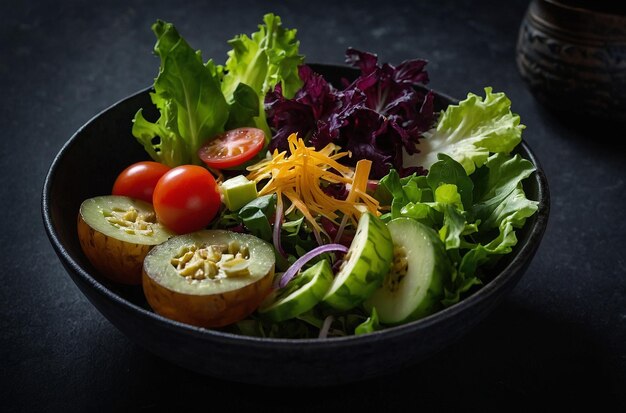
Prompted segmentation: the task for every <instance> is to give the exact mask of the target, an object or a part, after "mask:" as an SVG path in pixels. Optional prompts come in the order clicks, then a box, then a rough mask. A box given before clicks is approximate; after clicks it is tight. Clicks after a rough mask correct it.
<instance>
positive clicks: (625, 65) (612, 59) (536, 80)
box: [517, 0, 626, 122]
mask: <svg viewBox="0 0 626 413" xmlns="http://www.w3.org/2000/svg"><path fill="white" fill-rule="evenodd" d="M517 66H518V68H519V71H520V73H521V75H522V77H523V78H524V79H525V80H526V81H527V83H528V84H529V86H530V88H531V90H532V91H533V93H534V94H535V96H536V97H537V99H538V100H539V101H541V102H542V103H544V104H545V105H546V106H547V107H548V108H550V109H551V110H553V111H557V112H561V113H565V114H568V115H570V116H572V117H576V118H577V119H580V120H583V121H590V122H596V121H598V120H609V121H617V122H626V6H624V3H621V2H609V1H582V0H578V1H572V0H569V1H567V0H532V1H531V3H530V5H529V7H528V10H527V12H526V15H525V16H524V19H523V21H522V24H521V27H520V31H519V37H518V43H517Z"/></svg>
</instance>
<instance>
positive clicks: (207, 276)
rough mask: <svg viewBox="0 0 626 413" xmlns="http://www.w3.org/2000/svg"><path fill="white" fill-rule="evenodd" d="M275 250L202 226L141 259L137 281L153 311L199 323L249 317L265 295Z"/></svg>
mask: <svg viewBox="0 0 626 413" xmlns="http://www.w3.org/2000/svg"><path fill="white" fill-rule="evenodd" d="M274 264H275V261H274V249H273V248H272V246H271V245H270V244H268V243H267V242H265V241H263V240H261V239H259V238H257V237H255V236H252V235H249V234H240V233H235V232H231V231H224V230H203V231H198V232H194V233H190V234H185V235H179V236H176V237H173V238H170V239H169V240H168V241H166V242H164V243H163V244H160V245H157V246H156V247H154V248H153V249H152V250H151V251H150V252H149V253H148V255H146V258H145V260H144V264H143V278H142V285H143V291H144V295H145V296H146V300H147V301H148V304H150V307H152V309H153V310H154V311H155V312H156V313H158V314H160V315H162V316H164V317H167V318H170V319H172V320H176V321H180V322H183V323H187V324H191V325H195V326H199V327H207V328H213V327H223V326H226V325H228V324H232V323H234V322H237V321H239V320H242V319H243V318H245V317H247V316H248V315H250V314H251V313H252V312H254V310H256V309H257V307H258V306H259V304H260V303H261V302H262V301H263V300H264V299H265V297H266V296H267V295H268V294H269V292H270V289H271V287H272V279H273V278H274Z"/></svg>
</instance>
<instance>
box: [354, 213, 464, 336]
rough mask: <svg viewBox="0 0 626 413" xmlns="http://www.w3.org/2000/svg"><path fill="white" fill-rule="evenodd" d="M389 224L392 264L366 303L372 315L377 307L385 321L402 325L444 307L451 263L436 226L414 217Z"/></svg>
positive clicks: (395, 220)
mask: <svg viewBox="0 0 626 413" xmlns="http://www.w3.org/2000/svg"><path fill="white" fill-rule="evenodd" d="M387 227H388V228H389V232H390V233H391V239H392V240H393V245H394V259H393V264H392V266H391V270H390V272H389V274H387V276H386V277H385V281H384V282H383V285H382V286H381V287H380V288H379V289H378V290H376V291H375V292H374V293H373V294H372V296H371V297H369V298H368V299H367V300H366V301H365V302H364V306H365V308H366V310H367V311H368V312H369V313H370V314H371V312H372V309H373V308H376V311H377V313H378V319H379V320H380V322H381V323H383V324H402V323H406V322H409V321H413V320H417V319H419V318H422V317H425V316H427V315H429V314H432V313H433V312H435V311H437V310H438V309H439V308H440V307H441V300H442V299H443V297H444V282H445V281H446V280H447V279H448V278H449V277H450V274H451V272H452V266H451V263H450V260H449V259H448V256H447V255H446V250H445V247H444V245H443V242H442V241H441V239H440V238H439V236H438V235H437V233H436V232H435V231H434V230H433V229H431V228H429V227H427V226H425V225H423V224H421V223H419V222H417V221H416V220H414V219H411V218H396V219H394V220H392V221H390V222H389V223H388V224H387Z"/></svg>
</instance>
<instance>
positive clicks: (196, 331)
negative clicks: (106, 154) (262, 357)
mask: <svg viewBox="0 0 626 413" xmlns="http://www.w3.org/2000/svg"><path fill="white" fill-rule="evenodd" d="M310 66H315V67H318V68H319V67H324V68H328V69H336V70H344V71H345V70H346V69H353V68H351V67H349V66H342V65H331V64H310ZM151 89H152V87H147V88H144V89H142V90H139V91H137V92H135V93H132V94H131V95H128V96H126V97H124V98H121V99H119V100H118V101H117V102H115V103H113V104H112V105H110V106H108V107H107V108H105V109H103V110H101V111H100V112H99V113H97V114H96V115H94V116H93V117H92V118H91V119H89V120H88V121H87V122H86V123H85V124H83V125H82V126H81V127H80V128H79V129H78V130H77V131H76V132H74V134H73V135H72V136H71V137H70V138H69V139H68V140H67V141H66V142H65V143H64V144H63V146H62V147H61V149H60V150H59V152H58V153H57V154H56V155H55V157H54V159H53V160H52V163H51V165H50V167H49V169H48V172H47V174H46V177H45V180H44V184H43V190H42V198H41V214H42V218H43V222H44V228H45V230H46V233H47V236H48V238H49V240H50V242H51V244H52V246H53V248H54V250H55V252H56V254H57V256H58V257H59V258H60V260H61V261H62V264H64V266H66V267H68V266H69V267H71V269H72V270H73V271H74V272H75V274H77V275H78V276H79V277H80V278H81V280H82V281H83V282H85V283H86V284H87V285H88V286H90V287H91V288H93V290H94V291H96V292H97V293H98V294H100V295H101V296H103V297H104V298H106V299H107V300H109V301H111V302H113V303H115V304H116V305H120V306H122V307H123V308H124V309H125V310H128V311H131V312H134V313H135V314H136V315H138V316H140V317H141V318H142V319H144V320H145V321H146V322H148V321H151V322H158V323H159V324H161V325H162V326H163V327H165V328H167V329H169V330H175V331H176V332H178V333H184V334H186V335H189V334H190V335H192V336H195V337H198V338H201V339H210V340H219V341H221V342H223V343H225V344H245V345H253V346H256V347H258V348H260V349H262V348H265V347H266V346H271V347H274V348H275V347H276V346H279V347H284V348H291V347H294V346H306V347H307V348H310V347H311V346H314V347H317V346H323V347H324V348H329V347H331V348H332V347H343V346H352V345H354V344H357V343H362V342H369V341H370V340H379V339H381V338H382V337H383V336H384V337H385V339H393V338H395V337H398V336H403V335H405V334H407V333H410V332H417V331H420V330H423V329H426V328H429V327H430V326H433V325H436V324H439V323H442V322H445V321H446V320H449V319H451V318H454V317H456V316H457V315H458V314H460V313H462V312H463V311H465V310H466V309H467V308H469V307H472V306H474V305H476V304H478V303H480V302H482V301H484V300H487V299H489V297H491V296H492V295H494V294H496V293H497V291H498V290H499V289H500V288H504V287H505V286H506V284H507V282H508V281H509V278H510V277H512V276H513V275H514V274H515V273H514V269H515V268H517V267H520V266H523V262H524V257H526V256H527V255H528V254H530V255H531V256H532V254H533V252H534V251H535V250H536V249H537V248H538V247H539V244H540V241H541V239H542V237H543V233H544V232H545V229H546V226H547V221H548V216H549V210H550V194H549V188H548V182H547V178H546V176H545V173H544V172H543V168H542V167H541V164H540V163H539V160H538V159H537V157H536V155H535V154H534V152H533V151H532V150H531V148H530V147H529V146H528V145H527V144H526V142H525V141H524V140H523V139H522V141H521V142H520V144H519V146H521V148H522V149H523V150H524V151H525V152H526V154H527V156H525V158H526V159H528V160H529V161H530V162H532V163H533V165H534V166H535V168H536V170H535V172H534V173H533V174H532V175H531V177H533V176H536V178H535V179H536V182H537V192H538V209H537V211H536V213H535V216H534V217H533V218H534V220H535V222H534V225H533V226H532V227H531V228H530V231H529V234H528V238H527V240H526V242H525V243H524V244H523V245H519V244H518V247H519V249H518V250H517V251H516V254H515V256H513V257H512V259H511V261H510V262H509V263H508V264H507V265H506V266H504V267H503V268H502V269H501V271H500V272H499V274H498V275H496V276H495V277H494V278H492V279H491V280H490V281H489V282H487V283H486V284H485V285H483V286H482V287H481V288H480V289H478V290H477V291H475V292H474V293H473V294H471V295H470V296H468V297H465V298H464V299H462V300H460V301H459V302H458V303H456V304H454V305H452V306H450V307H447V308H445V309H443V310H440V311H437V312H436V313H434V314H431V315H429V316H426V317H424V318H421V319H419V320H416V321H412V322H409V323H405V324H401V325H397V326H392V327H387V328H385V329H383V330H379V331H374V332H372V333H369V334H364V335H347V336H341V337H326V338H273V337H255V336H246V335H240V334H235V333H229V332H226V331H220V330H212V329H206V328H202V327H196V326H193V325H189V324H185V323H182V322H178V321H175V320H171V319H169V318H166V317H164V316H161V315H159V314H157V313H155V312H153V311H150V310H148V309H145V308H143V307H141V306H139V305H137V304H134V303H133V302H131V301H129V300H127V299H126V298H124V297H122V296H120V295H118V294H116V293H115V292H113V291H112V290H110V289H108V288H107V287H106V286H105V285H104V284H102V283H101V282H100V281H98V279H97V278H96V277H94V276H92V275H91V274H90V273H89V272H88V271H86V270H84V269H83V268H82V267H81V266H80V265H79V264H78V262H77V261H76V260H74V259H73V258H72V256H71V255H70V254H69V253H68V251H67V250H66V249H65V247H64V246H63V244H62V243H61V241H60V238H59V235H58V232H57V230H56V228H55V225H54V222H53V220H52V216H51V213H50V209H51V198H50V193H51V189H52V182H53V181H54V177H55V175H56V172H57V169H58V168H59V165H60V164H61V162H62V161H63V159H64V157H65V155H66V153H67V152H68V151H69V149H70V148H71V147H72V146H73V145H74V144H75V143H76V141H77V140H78V138H79V136H80V134H81V133H82V132H83V131H84V130H85V129H86V128H87V127H88V126H89V125H91V124H92V123H93V122H95V121H96V120H97V119H98V118H99V117H100V116H102V115H103V114H104V113H106V112H108V111H110V110H113V109H115V108H116V107H117V106H118V105H120V104H122V103H124V102H126V101H128V100H131V99H134V98H137V97H138V96H139V95H141V94H145V93H147V92H149V91H150V90H151ZM428 90H432V89H428ZM432 91H433V93H435V94H436V95H438V96H440V97H442V98H443V99H445V100H448V101H451V102H458V100H457V99H454V98H451V97H449V96H447V95H446V94H444V93H440V92H438V91H436V90H432ZM71 278H72V280H73V281H74V282H75V283H76V280H74V277H71ZM85 295H86V294H85ZM87 298H88V299H89V300H90V301H91V302H92V303H93V301H92V299H91V297H89V296H87ZM109 321H111V320H109ZM111 322H112V321H111ZM112 324H114V325H115V323H113V322H112Z"/></svg>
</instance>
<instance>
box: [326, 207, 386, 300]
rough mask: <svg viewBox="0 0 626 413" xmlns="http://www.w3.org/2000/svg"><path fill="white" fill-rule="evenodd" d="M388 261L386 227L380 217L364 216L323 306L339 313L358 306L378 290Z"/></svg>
mask: <svg viewBox="0 0 626 413" xmlns="http://www.w3.org/2000/svg"><path fill="white" fill-rule="evenodd" d="M392 258H393V244H392V242H391V235H390V234H389V230H388V229H387V226H386V225H385V223H384V222H383V221H381V220H380V218H378V217H376V216H374V215H372V214H370V213H369V212H367V213H364V214H363V215H361V218H360V219H359V224H358V226H357V230H356V234H355V235H354V239H353V240H352V244H351V245H350V249H349V250H348V252H347V254H346V257H345V261H344V263H343V265H342V267H341V268H340V270H339V272H338V273H337V275H336V276H335V279H334V280H333V283H332V285H331V287H330V289H329V290H328V292H327V293H326V295H325V296H324V299H323V301H324V303H326V304H328V305H329V306H330V307H332V308H334V309H336V310H340V311H345V310H349V309H351V308H354V307H356V306H358V305H359V304H361V303H362V302H363V300H365V299H366V298H367V297H369V296H370V295H371V294H372V293H373V292H374V291H375V290H376V289H377V288H378V287H380V285H381V284H382V282H383V280H384V279H385V275H386V274H387V273H388V272H389V269H390V267H391V260H392Z"/></svg>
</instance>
